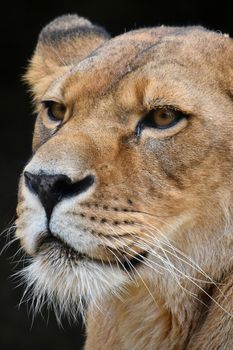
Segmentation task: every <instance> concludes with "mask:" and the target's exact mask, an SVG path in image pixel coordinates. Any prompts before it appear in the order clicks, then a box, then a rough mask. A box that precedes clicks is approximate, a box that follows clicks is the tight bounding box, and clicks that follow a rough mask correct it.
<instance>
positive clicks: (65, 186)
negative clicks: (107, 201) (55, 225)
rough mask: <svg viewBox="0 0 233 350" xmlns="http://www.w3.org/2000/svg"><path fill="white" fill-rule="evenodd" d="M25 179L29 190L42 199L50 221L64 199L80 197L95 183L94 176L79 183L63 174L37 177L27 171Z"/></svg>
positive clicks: (89, 176) (87, 177)
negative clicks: (57, 206) (58, 204)
mask: <svg viewBox="0 0 233 350" xmlns="http://www.w3.org/2000/svg"><path fill="white" fill-rule="evenodd" d="M24 177H25V182H26V185H27V186H28V188H29V189H30V190H31V191H32V192H33V193H36V194H37V195H38V197H39V198H40V201H41V203H42V205H43V207H44V209H45V212H46V215H47V217H48V219H49V218H50V216H51V213H52V211H53V208H54V207H55V205H56V204H57V203H58V202H60V201H61V200H62V199H63V198H65V197H71V196H75V195H78V194H80V193H82V192H84V191H86V190H87V189H88V188H89V187H90V186H91V185H92V184H93V183H94V176H92V175H88V176H86V177H85V178H83V179H82V180H80V181H77V182H72V181H71V179H70V178H69V177H68V176H66V175H62V174H58V175H46V174H40V175H36V174H31V173H29V172H28V171H25V172H24Z"/></svg>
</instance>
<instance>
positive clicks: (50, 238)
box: [36, 232, 148, 272]
mask: <svg viewBox="0 0 233 350" xmlns="http://www.w3.org/2000/svg"><path fill="white" fill-rule="evenodd" d="M48 249H58V250H59V251H60V253H62V254H63V256H64V255H65V257H66V258H67V260H68V261H70V260H71V261H72V262H81V261H89V262H92V263H96V264H100V265H101V266H109V265H110V264H111V265H113V266H116V267H118V268H120V269H121V270H122V271H125V272H131V271H132V270H133V269H135V268H136V267H138V266H139V265H141V264H142V263H143V262H144V260H145V259H146V258H147V255H148V253H147V252H146V251H142V252H140V253H138V254H135V255H134V256H130V257H129V256H124V255H123V256H122V257H119V258H118V259H116V258H115V259H113V260H111V261H109V260H108V261H104V260H103V259H97V258H94V257H91V256H88V255H87V254H84V253H80V252H78V251H76V250H75V249H74V248H73V247H71V246H70V245H68V244H67V243H66V242H64V241H63V240H62V239H61V238H59V237H57V236H54V235H53V234H52V233H51V232H48V233H47V234H46V236H43V237H41V238H40V239H39V240H38V242H37V250H36V254H38V253H43V254H46V251H48Z"/></svg>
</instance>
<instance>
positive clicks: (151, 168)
mask: <svg viewBox="0 0 233 350" xmlns="http://www.w3.org/2000/svg"><path fill="white" fill-rule="evenodd" d="M26 80H27V82H28V84H29V85H30V88H31V91H32V94H33V98H34V101H35V106H36V111H37V112H38V117H37V121H36V125H35V131H34V137H33V157H32V158H31V160H30V161H29V163H28V164H27V166H26V168H25V169H24V171H27V172H30V173H33V174H41V173H45V174H48V175H56V174H64V175H67V176H69V178H70V179H71V180H72V181H73V182H77V181H80V180H81V179H83V178H84V177H85V176H87V175H88V174H92V175H93V176H94V177H95V182H94V184H93V185H92V186H91V187H90V188H89V189H88V190H87V191H85V192H84V193H82V194H80V195H77V196H72V197H71V198H65V199H64V200H62V201H60V202H59V203H58V204H57V205H56V206H55V207H54V209H53V212H52V215H51V218H50V221H49V222H48V219H47V217H46V215H45V211H44V208H43V206H42V204H41V202H40V200H39V198H38V196H37V195H36V194H35V193H32V192H31V191H30V190H29V188H28V187H27V186H26V184H25V179H24V175H22V177H21V180H20V186H19V203H18V208H17V213H18V219H17V232H16V234H17V237H18V238H19V239H20V240H21V244H22V246H23V248H24V249H25V251H26V252H27V253H28V254H29V255H30V256H31V263H30V264H29V265H28V266H27V267H26V268H25V270H24V271H23V272H22V274H23V276H24V279H25V280H26V282H27V285H28V288H27V291H28V293H32V297H33V300H34V303H35V307H36V309H37V310H38V309H40V307H41V305H42V304H43V303H44V302H48V303H50V304H51V303H52V304H54V305H55V309H56V311H57V313H58V317H59V315H60V313H62V312H63V311H65V312H66V313H68V314H69V315H70V316H71V317H73V318H76V316H77V313H78V312H79V311H80V312H81V313H82V314H83V316H84V319H85V321H86V323H87V341H86V345H85V350H93V349H95V350H109V349H111V350H118V349H122V350H131V349H134V350H142V349H145V350H155V349H160V350H175V349H179V350H182V349H187V350H197V349H199V350H217V349H221V350H223V349H225V350H230V349H231V348H232V342H233V320H232V314H233V311H232V307H233V305H232V304H233V298H232V294H233V287H232V284H233V278H232V268H233V260H232V252H233V245H232V243H233V222H232V210H233V193H232V183H233V173H232V169H233V141H232V133H233V102H232V97H233V96H232V92H233V42H232V39H230V38H229V37H228V36H226V35H222V34H220V33H215V32H211V31H208V30H206V29H204V28H201V27H186V28H175V27H163V26H162V27H158V28H149V29H141V30H135V31H131V32H129V33H125V34H123V35H120V36H117V37H115V38H113V39H110V38H109V36H108V35H107V33H106V32H105V30H104V29H101V28H100V27H96V26H94V25H93V24H91V23H90V22H89V21H88V20H86V19H83V18H80V17H78V16H76V15H72V16H71V15H68V16H63V17H60V18H58V19H56V20H55V21H53V22H51V23H50V24H49V25H48V26H46V27H45V29H43V31H42V33H41V34H40V36H39V41H38V44H37V48H36V50H35V53H34V55H33V58H32V60H31V63H30V65H29V68H28V71H27V74H26ZM48 100H49V101H51V100H52V101H56V103H60V104H62V105H63V106H65V111H66V112H65V113H64V118H63V120H62V121H57V120H52V119H51V118H49V116H48V110H47V108H45V105H44V103H43V102H42V101H48ZM41 102H42V103H41ZM163 108H169V109H172V110H173V111H177V110H178V111H180V112H181V113H182V115H183V116H184V117H183V118H182V119H181V120H179V122H177V123H176V124H175V125H173V126H172V127H169V128H164V129H158V128H155V127H150V126H149V127H148V126H144V127H143V128H141V129H140V132H138V130H139V127H138V125H141V124H140V123H141V121H142V120H144V119H143V118H145V116H146V115H147V114H148V113H149V111H151V110H158V109H163ZM136 130H137V132H136ZM48 230H49V231H50V232H52V234H53V235H54V236H56V237H58V238H59V240H61V241H63V242H64V243H65V244H61V243H60V242H54V243H50V244H49V243H47V244H44V245H43V246H42V247H41V249H38V245H39V242H40V240H41V239H42V238H43V236H46V235H47V233H48ZM136 263H137V264H136ZM25 293H26V292H25Z"/></svg>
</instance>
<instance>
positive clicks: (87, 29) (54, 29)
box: [39, 15, 110, 43]
mask: <svg viewBox="0 0 233 350" xmlns="http://www.w3.org/2000/svg"><path fill="white" fill-rule="evenodd" d="M86 35H90V36H92V35H95V36H98V37H103V38H105V39H109V37H110V35H109V34H108V33H107V31H106V30H105V29H104V28H102V27H100V26H97V25H94V24H92V23H91V22H90V21H89V20H88V19H86V18H83V17H79V16H78V15H64V16H60V17H57V18H56V19H55V20H53V21H52V22H50V23H49V24H47V25H46V26H45V27H44V28H43V29H42V31H41V33H40V35H39V41H40V42H46V43H49V42H50V43H58V42H60V41H62V40H66V39H72V38H73V37H82V36H86Z"/></svg>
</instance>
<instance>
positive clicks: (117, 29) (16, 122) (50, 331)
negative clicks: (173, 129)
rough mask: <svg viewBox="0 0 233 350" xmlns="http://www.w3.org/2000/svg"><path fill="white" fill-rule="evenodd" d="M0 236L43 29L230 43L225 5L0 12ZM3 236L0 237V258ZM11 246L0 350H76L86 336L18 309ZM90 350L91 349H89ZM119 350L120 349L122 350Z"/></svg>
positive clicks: (26, 147) (88, 5)
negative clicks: (216, 37) (196, 36)
mask: <svg viewBox="0 0 233 350" xmlns="http://www.w3.org/2000/svg"><path fill="white" fill-rule="evenodd" d="M0 6H1V7H0V10H1V12H0V15H1V19H0V52H1V55H0V57H1V58H0V59H1V65H0V97H1V104H0V127H1V134H0V135H1V136H0V142H1V144H0V164H1V168H0V176H1V179H0V230H1V231H3V230H4V229H5V228H6V227H8V225H9V222H10V221H11V220H14V212H15V205H16V192H17V179H18V176H19V174H20V171H21V170H22V168H23V166H24V164H25V163H26V161H27V159H28V157H29V156H30V142H31V135H32V128H33V120H34V117H33V116H32V108H31V104H30V99H29V95H28V94H27V93H26V88H25V86H23V84H22V83H21V76H22V74H23V72H24V70H25V67H26V65H27V60H28V58H29V57H30V56H31V54H32V52H33V49H34V46H35V44H36V39H37V35H38V33H39V31H40V30H41V28H42V27H43V26H44V25H45V24H46V23H47V22H49V21H50V20H51V19H53V18H54V17H56V16H58V15H61V14H64V13H78V14H79V15H82V16H84V17H87V18H89V19H90V20H92V21H93V22H95V23H98V24H100V25H102V26H104V27H105V28H107V29H108V30H109V32H110V33H111V34H112V35H116V34H120V33H123V32H124V31H125V30H130V29H134V28H138V27H142V26H156V25H159V24H168V25H187V24H202V25H204V26H205V27H208V28H209V29H215V30H219V31H221V32H224V33H229V34H230V35H231V36H233V20H232V11H231V9H230V8H229V6H228V5H227V4H224V3H223V2H216V1H215V2H214V1H213V2H204V1H198V0H196V1H190V0H189V1H188V0H183V1H181V0H179V1H177V0H176V1H175V0H174V1H172V2H170V3H169V2H167V1H153V2H148V1H145V0H141V1H138V2H137V1H127V0H125V1H122V0H119V1H114V0H112V1H107V0H106V1H104V0H102V1H95V2H94V1H92V2H91V1H88V0H79V1H71V0H63V1H60V2H59V1H47V2H42V1H30V2H29V1H28V2H26V1H23V0H21V1H18V2H15V3H14V2H12V1H7V0H5V4H4V5H3V4H2V5H0ZM5 243H6V234H5V235H4V234H3V235H2V236H1V237H0V250H1V248H2V247H3V246H4V244H5ZM17 249H18V246H17V244H13V245H12V246H11V247H10V248H9V249H7V250H6V251H4V252H3V253H2V254H1V256H0V349H2V350H8V349H10V350H11V349H17V350H21V349H23V350H28V349H35V350H37V349H38V350H39V349H43V350H47V349H56V350H59V349H66V348H67V349H69V350H72V349H76V350H78V349H80V348H81V343H82V341H83V334H84V330H83V329H81V328H80V327H79V326H78V325H72V326H70V325H69V324H68V323H67V322H66V321H64V325H63V328H59V327H58V326H57V323H56V321H55V318H54V316H53V314H52V313H51V314H50V316H49V320H48V314H47V313H46V312H45V313H44V319H43V318H42V317H40V316H37V317H36V319H35V320H34V322H32V317H31V316H29V315H28V312H27V307H26V305H22V306H21V307H20V308H18V303H19V301H20V298H21V296H22V293H23V288H22V287H18V288H16V283H15V282H14V281H13V280H12V278H10V276H11V275H12V274H13V273H14V272H15V271H17V270H18V269H20V266H21V264H20V263H19V264H18V266H17V267H15V262H16V260H17V259H19V258H20V256H18V257H16V258H14V259H12V255H13V254H14V253H15V252H16V251H17ZM93 350H94V349H93ZM119 350H120V349H119Z"/></svg>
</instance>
